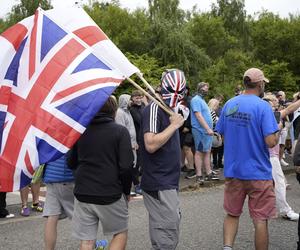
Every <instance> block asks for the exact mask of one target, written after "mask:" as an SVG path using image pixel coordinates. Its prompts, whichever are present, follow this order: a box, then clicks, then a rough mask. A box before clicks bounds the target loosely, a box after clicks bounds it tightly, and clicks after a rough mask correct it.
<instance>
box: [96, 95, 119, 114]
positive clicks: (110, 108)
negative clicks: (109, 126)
mask: <svg viewBox="0 0 300 250" xmlns="http://www.w3.org/2000/svg"><path fill="white" fill-rule="evenodd" d="M117 109H118V104H117V102H116V100H115V99H114V98H113V97H112V96H109V97H108V99H107V101H106V102H105V103H104V104H103V106H102V107H101V109H100V110H99V112H100V113H105V114H108V115H109V116H112V117H114V116H115V114H116V112H117ZM99 112H98V113H99Z"/></svg>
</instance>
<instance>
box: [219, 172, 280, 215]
mask: <svg viewBox="0 0 300 250" xmlns="http://www.w3.org/2000/svg"><path fill="white" fill-rule="evenodd" d="M246 196H248V207H249V213H250V216H251V218H252V219H253V220H267V219H270V218H275V217H276V205H275V202H276V199H275V192H274V183H273V180H266V181H264V180H253V181H248V180H239V179H234V178H227V179H226V180H225V189H224V209H225V211H226V212H227V213H228V214H229V215H232V216H240V215H241V214H242V212H243V206H244V201H245V199H246Z"/></svg>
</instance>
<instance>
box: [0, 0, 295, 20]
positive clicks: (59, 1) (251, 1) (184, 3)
mask: <svg viewBox="0 0 300 250" xmlns="http://www.w3.org/2000/svg"><path fill="white" fill-rule="evenodd" d="M77 1H78V2H80V3H88V2H89V1H92V0H77ZM18 2H20V1H18V0H0V17H4V16H5V14H7V13H8V12H9V11H10V9H11V7H12V6H13V5H14V4H16V3H18ZM75 2H76V0H52V1H51V3H52V5H53V6H54V7H70V6H73V5H74V3H75ZM214 2H216V0H181V1H180V7H181V8H183V9H191V8H192V7H193V6H194V5H196V4H197V6H198V9H200V10H201V11H208V10H210V6H211V4H212V3H214ZM120 3H121V5H122V6H123V7H126V8H129V9H131V10H134V9H135V8H137V7H147V5H148V1H147V0H120ZM245 5H246V10H247V13H248V14H251V15H253V14H254V13H255V12H258V11H262V9H266V10H269V11H271V12H273V13H275V14H279V15H280V16H281V17H288V14H289V13H293V14H300V0H246V1H245Z"/></svg>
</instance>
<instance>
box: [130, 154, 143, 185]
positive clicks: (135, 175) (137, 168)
mask: <svg viewBox="0 0 300 250" xmlns="http://www.w3.org/2000/svg"><path fill="white" fill-rule="evenodd" d="M136 156H137V158H136V165H135V168H133V169H132V182H133V185H135V186H136V185H139V184H140V180H139V177H140V173H141V150H139V149H138V150H137V151H136Z"/></svg>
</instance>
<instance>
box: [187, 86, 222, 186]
mask: <svg viewBox="0 0 300 250" xmlns="http://www.w3.org/2000/svg"><path fill="white" fill-rule="evenodd" d="M208 89H209V84H208V83H206V82H200V83H198V86H197V93H198V94H197V95H196V96H194V97H193V99H192V101H191V123H192V133H193V138H194V142H195V167H196V175H197V176H196V182H197V183H199V184H200V185H203V184H204V178H203V176H202V164H203V165H204V168H205V170H206V174H207V180H218V179H219V178H218V177H217V176H216V175H215V174H214V173H213V172H212V170H211V165H210V151H211V147H212V139H213V137H212V136H213V135H214V131H213V120H212V117H211V113H210V109H209V107H208V105H207V103H206V102H205V100H204V96H206V95H207V93H208Z"/></svg>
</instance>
